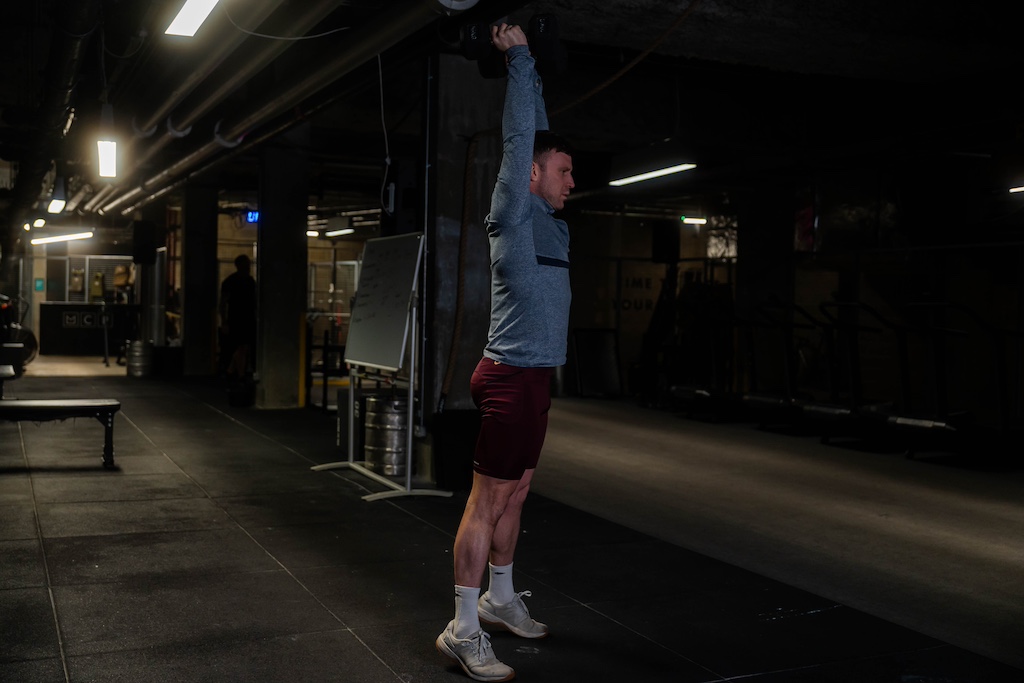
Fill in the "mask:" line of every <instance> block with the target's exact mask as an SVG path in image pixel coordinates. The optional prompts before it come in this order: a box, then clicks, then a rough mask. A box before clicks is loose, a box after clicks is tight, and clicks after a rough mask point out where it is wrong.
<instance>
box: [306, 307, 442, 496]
mask: <svg viewBox="0 0 1024 683" xmlns="http://www.w3.org/2000/svg"><path fill="white" fill-rule="evenodd" d="M417 308H419V297H418V296H417V294H416V293H415V292H414V293H413V296H412V302H411V305H410V306H409V316H410V320H411V323H412V325H411V327H410V329H412V330H413V339H412V343H411V344H409V347H410V352H409V379H408V381H407V383H408V385H409V387H408V390H407V396H408V401H407V405H408V417H407V419H406V430H405V484H404V486H403V485H402V484H399V483H398V482H396V481H395V480H394V479H390V478H388V477H385V476H384V475H382V474H377V473H376V472H374V471H373V470H370V469H368V468H367V467H366V466H365V465H364V464H363V463H364V462H365V461H357V460H356V459H355V448H356V444H355V434H356V424H355V423H356V387H357V386H359V384H360V383H361V380H362V378H364V377H370V376H371V373H369V372H367V370H366V369H365V368H367V367H369V366H363V365H355V364H352V365H350V366H349V370H348V460H343V461H341V462H328V463H324V464H323V465H315V466H313V467H311V468H310V469H312V470H315V471H318V472H319V471H321V470H332V469H350V470H355V471H356V472H358V473H360V474H362V475H363V476H365V477H368V478H370V479H373V480H374V481H376V482H378V483H380V484H383V485H384V486H387V487H388V488H389V489H391V490H390V491H378V492H377V493H369V494H367V495H365V496H363V500H366V501H373V500H381V499H382V498H398V497H401V496H439V497H441V498H450V497H451V496H452V492H451V491H444V490H441V489H414V488H413V487H412V463H413V452H412V444H413V430H414V429H415V424H416V404H415V401H414V398H415V385H416V381H415V377H416V346H417V345H416V339H417V336H418V335H417V334H416V331H417V330H418V329H419V328H418V327H417V326H416V324H417V319H416V309H417ZM360 368H363V369H360ZM397 377H398V373H397V372H395V374H394V376H393V377H392V378H391V379H393V380H397ZM374 378H376V379H380V380H386V379H387V378H385V377H383V376H381V375H379V374H377V375H374ZM364 419H365V418H364Z"/></svg>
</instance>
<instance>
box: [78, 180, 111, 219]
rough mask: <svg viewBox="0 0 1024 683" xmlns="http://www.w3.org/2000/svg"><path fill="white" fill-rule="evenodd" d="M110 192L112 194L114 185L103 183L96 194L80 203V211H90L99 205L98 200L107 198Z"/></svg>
mask: <svg viewBox="0 0 1024 683" xmlns="http://www.w3.org/2000/svg"><path fill="white" fill-rule="evenodd" d="M112 194H114V186H113V185H104V186H103V187H102V188H100V189H99V191H98V192H96V194H94V195H93V196H92V197H90V198H89V201H87V202H86V203H85V204H83V205H82V213H92V212H93V211H95V210H96V207H97V206H99V204H100V202H102V201H105V200H107V199H109V198H110V195H112Z"/></svg>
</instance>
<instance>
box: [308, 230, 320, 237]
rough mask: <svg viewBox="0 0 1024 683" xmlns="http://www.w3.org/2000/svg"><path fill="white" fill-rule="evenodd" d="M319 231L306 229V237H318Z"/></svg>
mask: <svg viewBox="0 0 1024 683" xmlns="http://www.w3.org/2000/svg"><path fill="white" fill-rule="evenodd" d="M319 236H320V233H319V232H318V231H316V230H307V231H306V237H319Z"/></svg>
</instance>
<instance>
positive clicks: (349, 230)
mask: <svg viewBox="0 0 1024 683" xmlns="http://www.w3.org/2000/svg"><path fill="white" fill-rule="evenodd" d="M354 232H355V229H354V228H342V229H341V230H328V231H327V232H325V233H324V237H341V236H342V235H351V234H352V233H354Z"/></svg>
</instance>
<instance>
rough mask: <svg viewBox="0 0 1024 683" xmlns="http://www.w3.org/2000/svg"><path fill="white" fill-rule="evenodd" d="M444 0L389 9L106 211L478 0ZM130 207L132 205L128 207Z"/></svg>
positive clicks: (131, 201) (410, 0) (135, 200)
mask: <svg viewBox="0 0 1024 683" xmlns="http://www.w3.org/2000/svg"><path fill="white" fill-rule="evenodd" d="M455 4H458V5H460V7H453V6H452V5H453V3H452V2H450V1H447V2H445V1H442V0H406V2H403V3H401V4H400V5H398V6H396V7H395V8H394V9H393V11H392V12H390V13H388V14H387V15H380V16H378V17H377V18H375V19H374V20H372V21H371V22H369V23H368V24H366V25H364V26H361V27H360V28H359V30H358V32H355V31H353V32H352V37H353V40H352V41H351V42H350V43H349V44H348V45H346V46H345V48H344V49H342V50H340V51H339V52H338V54H337V55H335V56H334V57H333V58H331V59H329V60H327V61H322V62H319V63H317V64H315V65H310V66H309V68H308V69H303V70H301V71H302V72H303V73H305V74H306V75H305V76H303V77H302V78H300V79H298V80H295V81H287V82H282V83H281V84H280V85H279V87H278V88H277V90H276V91H275V92H274V93H273V94H272V95H271V96H270V97H268V98H264V99H261V101H259V102H255V103H253V104H251V105H248V106H242V107H239V108H238V109H239V111H240V112H242V113H240V114H239V115H237V116H235V117H230V118H227V119H223V120H221V121H220V122H219V123H218V124H217V127H216V131H215V134H214V138H213V139H212V140H210V141H208V142H206V143H205V144H203V145H202V146H200V147H199V148H197V149H195V150H194V151H192V152H191V153H189V154H188V155H186V156H185V157H183V158H181V159H179V160H178V161H176V162H175V163H173V164H171V165H170V166H168V167H167V168H165V169H163V170H162V171H160V172H159V173H156V174H154V175H152V176H150V177H149V178H148V179H147V180H145V181H144V182H143V183H142V184H141V185H139V186H138V187H136V188H134V189H132V190H129V191H128V192H125V193H123V194H121V195H119V196H117V197H116V198H115V199H113V200H112V201H110V202H108V203H106V204H105V205H103V207H102V208H101V209H100V210H99V212H100V213H101V214H110V213H112V212H115V211H121V212H124V211H125V210H131V209H133V208H135V207H136V206H137V205H138V204H139V203H140V202H142V201H143V200H144V199H146V198H147V197H149V196H151V195H153V194H155V193H157V192H159V191H160V190H162V189H164V188H166V187H167V186H168V185H170V184H171V183H173V182H175V180H176V179H177V178H180V177H182V176H184V175H185V174H187V173H188V172H189V171H190V170H192V169H194V168H196V167H197V166H199V165H200V164H203V163H204V162H206V161H207V160H209V159H210V158H212V157H213V156H215V155H216V154H217V153H218V152H220V151H222V150H223V149H225V148H228V147H231V146H233V145H235V144H238V143H239V142H240V141H241V140H242V139H243V138H244V137H245V136H246V135H247V134H248V133H250V132H251V131H253V130H254V129H256V128H258V127H259V126H260V125H263V124H265V123H267V122H269V121H271V120H272V119H274V117H276V116H279V115H280V114H282V113H283V112H285V111H287V110H288V109H289V108H291V107H294V106H296V105H297V104H299V103H301V102H303V101H304V100H306V99H308V98H310V97H311V96H313V95H315V94H316V93H318V92H320V91H321V90H323V89H324V88H326V87H328V86H329V85H331V84H333V83H335V82H337V81H338V80H339V79H341V78H343V77H344V76H346V75H347V74H349V73H351V72H352V71H353V70H355V69H356V68H358V67H359V66H361V65H363V64H365V63H366V62H367V61H369V60H370V59H372V58H373V57H374V56H375V55H378V54H380V53H382V52H384V51H386V50H388V49H389V48H391V47H393V46H395V45H396V44H398V43H399V42H401V41H402V40H403V39H405V38H408V37H409V36H411V35H412V34H414V33H416V32H417V31H419V30H420V29H422V28H424V27H425V26H427V25H429V24H430V23H431V22H432V21H435V20H436V19H437V18H438V16H439V14H450V13H452V12H457V11H463V10H465V9H468V8H469V7H472V6H473V5H475V4H476V3H475V2H464V3H455ZM126 207H127V208H126Z"/></svg>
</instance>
